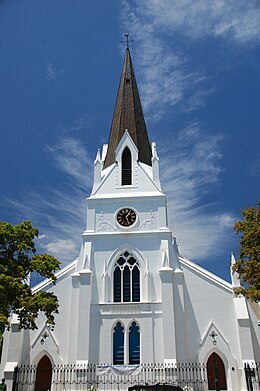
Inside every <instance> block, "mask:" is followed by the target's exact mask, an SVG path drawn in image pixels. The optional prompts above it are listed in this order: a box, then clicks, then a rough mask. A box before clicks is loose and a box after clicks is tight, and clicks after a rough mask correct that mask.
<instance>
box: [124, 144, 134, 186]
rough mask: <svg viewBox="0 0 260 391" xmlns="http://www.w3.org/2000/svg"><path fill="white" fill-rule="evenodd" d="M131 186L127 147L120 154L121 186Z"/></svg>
mask: <svg viewBox="0 0 260 391" xmlns="http://www.w3.org/2000/svg"><path fill="white" fill-rule="evenodd" d="M126 185H132V157H131V152H130V150H129V148H128V147H125V149H124V151H123V153H122V186H126Z"/></svg>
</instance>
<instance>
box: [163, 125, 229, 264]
mask: <svg viewBox="0 0 260 391" xmlns="http://www.w3.org/2000/svg"><path fill="white" fill-rule="evenodd" d="M222 141H223V136H221V135H211V136H209V135H207V134H206V132H204V131H203V127H202V126H201V124H199V123H197V122H194V123H191V124H190V125H189V126H187V128H186V129H184V130H183V131H182V132H181V133H180V134H179V136H178V137H176V141H175V142H174V143H172V144H170V145H169V143H168V144H167V143H165V142H164V141H163V140H161V142H159V145H160V144H162V145H167V148H163V149H162V150H161V152H160V155H161V156H160V157H161V166H160V172H161V180H162V184H163V188H164V191H165V192H166V194H167V199H168V202H167V204H168V216H169V223H170V226H171V228H172V230H173V234H174V236H176V237H177V241H178V243H179V245H180V250H181V253H182V254H183V255H184V256H186V257H190V258H191V259H196V260H200V261H205V260H208V257H209V256H210V255H211V253H213V252H214V255H218V254H217V252H219V253H221V251H223V248H224V246H226V245H227V243H228V241H229V240H230V236H229V234H231V232H232V226H233V222H234V220H235V217H234V216H233V215H232V213H229V212H223V211H222V210H221V207H220V206H218V205H217V204H216V203H213V204H210V205H209V204H205V197H206V196H207V195H209V194H211V193H212V191H213V190H214V188H216V187H217V186H218V185H219V183H220V181H221V171H222V168H221V158H222V154H221V152H220V151H221V142H222ZM159 151H160V149H159ZM202 205H203V206H202ZM216 249H217V250H216Z"/></svg>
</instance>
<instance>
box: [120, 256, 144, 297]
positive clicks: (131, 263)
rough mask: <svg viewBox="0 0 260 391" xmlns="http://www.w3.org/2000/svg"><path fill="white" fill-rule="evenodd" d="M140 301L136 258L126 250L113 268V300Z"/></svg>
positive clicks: (138, 271)
mask: <svg viewBox="0 0 260 391" xmlns="http://www.w3.org/2000/svg"><path fill="white" fill-rule="evenodd" d="M138 301H140V270H139V265H138V262H137V261H136V259H135V258H134V257H133V256H132V254H130V253H128V252H127V251H125V252H124V254H121V256H120V258H119V259H118V260H117V261H116V263H115V268H114V302H116V303H118V302H138Z"/></svg>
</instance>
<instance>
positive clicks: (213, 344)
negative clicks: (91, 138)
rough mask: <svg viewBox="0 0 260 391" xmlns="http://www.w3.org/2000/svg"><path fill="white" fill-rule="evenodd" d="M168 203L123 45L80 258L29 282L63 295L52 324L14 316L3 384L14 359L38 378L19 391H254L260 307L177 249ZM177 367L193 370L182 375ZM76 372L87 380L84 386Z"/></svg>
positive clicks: (1, 369)
mask: <svg viewBox="0 0 260 391" xmlns="http://www.w3.org/2000/svg"><path fill="white" fill-rule="evenodd" d="M166 200H167V195H166V194H164V192H163V190H162V187H161V183H160V173H159V157H158V155H157V152H156V144H155V143H154V142H153V143H150V142H149V138H148V132H147V129H146V124H145V119H144V115H143V111H142V107H141V102H140V97H139V93H138V88H137V83H136V79H135V75H134V70H133V65H132V61H131V56H130V51H129V48H127V49H126V54H125V59H124V65H123V69H122V74H121V79H120V84H119V89H118V95H117V99H116V104H115V110H114V116H113V120H112V126H111V130H110V136H109V141H108V144H107V145H104V146H103V149H102V151H101V152H100V151H99V150H98V152H97V155H96V159H95V161H94V183H93V188H92V192H91V194H90V196H89V197H88V198H87V216H86V230H85V231H84V232H83V234H82V246H81V250H80V253H79V257H78V258H76V259H75V260H74V261H73V262H71V263H70V264H68V265H67V266H66V267H64V268H63V269H62V270H60V271H59V272H58V273H57V282H56V285H53V284H52V283H51V282H50V281H49V280H45V281H43V282H41V283H40V284H39V285H37V286H35V287H34V288H33V291H34V292H37V291H39V290H45V291H50V292H54V293H55V294H56V295H57V297H58V299H59V304H60V308H59V314H58V315H56V317H55V323H56V325H55V328H54V330H52V329H50V328H49V327H48V325H47V324H46V323H45V318H44V316H43V315H42V314H39V317H38V320H37V326H38V329H36V330H19V328H18V321H17V318H16V316H15V314H13V315H12V317H11V328H10V331H6V332H5V334H4V342H3V347H2V353H1V364H0V375H1V376H2V377H5V378H6V382H7V384H8V387H9V390H8V391H10V389H11V384H12V380H13V378H14V377H15V376H14V375H16V376H17V372H16V371H15V368H16V367H17V366H18V368H19V367H21V366H22V368H23V371H24V372H23V376H25V375H24V374H25V368H34V370H33V375H30V376H34V378H33V379H32V378H30V379H31V380H29V377H28V376H29V375H28V374H27V375H28V376H27V378H26V380H25V381H24V382H23V381H22V378H21V377H20V378H19V379H20V380H19V381H16V388H15V389H19V390H20V389H21V388H22V389H23V390H24V391H25V390H30V391H47V390H49V389H53V390H54V389H55V390H56V388H57V389H58V388H59V389H70V390H73V389H77V387H78V385H79V383H80V384H81V385H82V384H83V385H84V387H83V386H82V390H87V389H90V386H89V385H92V389H93V387H95V388H99V389H107V390H110V389H111V390H112V389H114V388H115V389H117V390H119V389H127V387H128V385H129V384H134V383H135V382H141V381H143V380H144V379H145V381H146V382H147V383H149V384H151V383H153V382H155V381H161V382H167V383H169V384H173V383H176V384H179V385H180V387H182V388H183V387H184V386H185V385H186V386H187V387H190V388H186V389H190V390H233V391H240V390H247V389H248V387H249V385H248V380H247V379H246V376H245V371H244V365H245V364H247V365H248V366H249V367H250V368H251V369H250V371H251V372H250V373H251V375H252V378H253V380H255V378H256V377H257V371H256V370H254V369H252V368H254V365H255V363H257V362H260V349H259V340H260V327H259V306H258V305H257V304H253V303H250V302H248V301H247V300H246V299H245V298H244V297H236V296H235V295H234V288H235V287H237V286H239V285H240V282H239V277H238V275H237V274H236V273H232V272H231V283H229V282H227V281H224V280H223V279H221V278H219V277H218V276H216V275H214V274H212V273H210V272H209V271H207V270H205V269H204V268H202V267H201V266H198V265H197V264H195V263H193V262H192V261H190V260H188V259H186V258H185V257H184V256H183V255H181V254H180V252H179V250H178V246H177V243H176V239H175V238H174V237H173V233H172V231H171V229H170V228H169V225H168V218H167V202H166ZM234 262H235V259H234V256H233V255H232V256H231V266H232V263H234ZM25 366H26V367H25ZM55 368H56V369H57V368H59V369H60V370H63V371H65V369H68V368H71V372H72V374H70V376H71V378H70V379H74V380H73V381H67V380H66V379H65V377H66V376H65V374H64V373H65V372H66V371H65V372H63V375H62V376H61V377H60V379H61V378H62V379H63V380H59V382H55V381H54V380H55V376H56V378H57V376H58V375H57V373H56V375H55V373H54V372H55V371H54V369H55ZM64 368H65V369H64ZM147 368H148V369H149V371H148V369H147ZM176 368H177V369H176ZM181 368H182V369H183V368H186V369H187V371H188V372H191V371H192V370H191V369H192V368H194V371H193V372H194V373H195V374H194V373H193V375H192V376H191V374H189V375H187V376H188V377H189V376H190V377H189V379H188V377H187V376H186V375H185V376H186V377H185V376H184V377H182V378H180V374H181V373H183V371H182V372H181ZM80 369H82V370H83V372H84V371H86V372H84V376H85V375H86V376H87V377H88V379H87V380H86V382H85V383H84V381H81V382H78V381H77V379H79V378H80V376H83V375H82V373H81V375H80ZM145 369H146V370H147V371H148V372H149V374H148V375H147V374H146V377H145V378H143V377H142V371H143V370H145ZM18 372H19V371H18ZM148 372H147V373H148ZM19 373H21V372H19ZM19 373H18V375H19ZM154 374H157V375H158V376H159V374H160V376H159V377H156V376H157V375H156V376H155V375H154ZM90 375H91V376H92V377H91V379H92V380H91V379H90ZM21 376H22V375H21ZM59 376H60V375H59ZM84 376H83V378H84ZM98 376H100V379H104V377H105V376H106V379H110V380H111V379H112V378H113V379H114V380H113V382H115V384H116V387H114V385H113V384H112V383H110V384H111V385H110V387H109V386H108V385H106V387H105V382H103V380H100V381H98ZM131 376H132V378H131ZM138 376H139V377H138ZM153 376H155V377H153ZM195 377H196V379H195ZM119 378H120V379H121V380H122V379H128V380H127V381H125V380H124V381H123V380H122V381H121V382H117V380H116V379H119ZM64 379H65V380H64ZM75 379H76V380H75ZM93 379H95V381H94V380H93ZM187 379H188V380H187ZM251 380H252V379H251ZM258 381H259V380H258ZM91 382H92V383H91ZM57 384H58V385H57ZM68 384H69V385H70V387H68ZM107 384H108V383H107ZM257 384H259V383H257ZM63 385H66V387H65V386H63ZM58 386H59V387H58ZM253 386H255V385H254V384H253ZM19 387H20V388H19ZM252 389H253V388H252ZM254 389H255V390H257V389H258V388H254Z"/></svg>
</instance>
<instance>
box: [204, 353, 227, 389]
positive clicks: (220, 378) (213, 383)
mask: <svg viewBox="0 0 260 391" xmlns="http://www.w3.org/2000/svg"><path fill="white" fill-rule="evenodd" d="M207 374H208V385H209V390H216V391H220V390H226V389H227V381H226V373H225V367H224V364H223V361H222V360H221V358H220V357H219V356H218V355H217V354H216V353H212V354H211V356H209V359H208V362H207Z"/></svg>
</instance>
